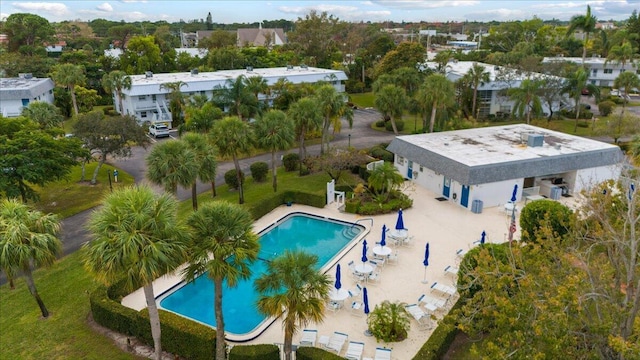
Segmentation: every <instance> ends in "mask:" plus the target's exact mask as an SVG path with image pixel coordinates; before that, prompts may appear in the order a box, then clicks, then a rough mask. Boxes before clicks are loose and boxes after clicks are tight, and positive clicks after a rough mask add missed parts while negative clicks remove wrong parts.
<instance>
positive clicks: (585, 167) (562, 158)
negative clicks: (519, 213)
mask: <svg viewBox="0 0 640 360" xmlns="http://www.w3.org/2000/svg"><path fill="white" fill-rule="evenodd" d="M387 149H388V150H389V151H391V152H393V153H394V154H395V161H394V162H395V167H396V168H397V169H398V170H399V171H400V173H401V174H402V175H403V176H404V177H405V178H407V179H409V180H410V181H412V182H414V183H416V184H417V185H420V186H422V187H424V188H426V189H428V190H429V191H432V192H434V193H436V194H438V195H439V196H441V197H442V198H445V199H447V200H449V201H452V202H454V203H456V204H458V205H460V206H462V207H465V208H468V209H469V210H473V203H474V201H479V202H481V203H480V208H482V206H484V207H490V206H497V205H500V204H505V203H507V202H508V201H509V200H510V199H511V194H512V192H513V187H514V185H516V184H517V185H518V194H517V198H518V199H521V198H522V199H524V198H526V197H529V198H530V199H536V198H540V197H547V198H550V199H558V198H559V197H561V196H572V195H573V194H577V193H579V192H580V191H581V190H583V189H586V188H589V187H590V186H592V185H595V184H597V183H600V182H602V181H605V180H608V179H617V178H618V176H619V175H620V171H621V164H620V163H621V161H622V160H623V155H622V152H621V150H620V148H619V147H618V146H614V145H610V144H606V143H603V142H599V141H596V140H591V139H587V138H582V137H578V136H573V135H568V134H564V133H560V132H556V131H551V130H547V129H543V128H538V127H535V126H530V125H524V124H518V125H507V126H496V127H486V128H476V129H468V130H458V131H447V132H441V133H430V134H418V135H406V136H398V137H396V138H395V139H394V140H393V141H392V142H391V144H389V147H388V148H387ZM523 194H524V196H523Z"/></svg>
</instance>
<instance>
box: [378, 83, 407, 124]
mask: <svg viewBox="0 0 640 360" xmlns="http://www.w3.org/2000/svg"><path fill="white" fill-rule="evenodd" d="M375 96H376V98H375V101H374V102H375V105H376V107H377V108H378V110H379V111H380V112H381V113H382V115H383V116H385V117H387V116H389V117H391V126H392V127H393V133H394V134H395V135H396V136H397V135H398V127H397V126H396V120H397V119H401V118H402V114H403V113H404V108H405V106H406V105H407V95H406V94H405V92H404V89H403V88H401V87H398V86H396V85H385V86H383V87H382V89H380V91H378V92H377V93H375Z"/></svg>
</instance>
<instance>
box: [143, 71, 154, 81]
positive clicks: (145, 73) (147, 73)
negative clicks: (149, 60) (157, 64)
mask: <svg viewBox="0 0 640 360" xmlns="http://www.w3.org/2000/svg"><path fill="white" fill-rule="evenodd" d="M144 77H146V78H147V79H148V78H152V77H153V72H151V71H145V72H144Z"/></svg>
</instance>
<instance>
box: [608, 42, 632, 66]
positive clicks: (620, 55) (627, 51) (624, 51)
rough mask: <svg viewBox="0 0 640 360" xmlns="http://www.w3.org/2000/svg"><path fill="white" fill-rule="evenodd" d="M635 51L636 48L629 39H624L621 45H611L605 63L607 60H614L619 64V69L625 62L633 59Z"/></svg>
mask: <svg viewBox="0 0 640 360" xmlns="http://www.w3.org/2000/svg"><path fill="white" fill-rule="evenodd" d="M636 52H638V49H637V48H635V47H634V46H633V44H631V42H630V41H629V40H627V39H624V40H622V44H621V45H613V46H612V47H611V49H610V50H609V55H608V56H607V60H606V61H605V64H606V63H607V62H609V61H614V62H616V63H618V64H620V69H624V66H625V65H626V64H627V62H628V61H631V60H633V57H634V55H635V53H636Z"/></svg>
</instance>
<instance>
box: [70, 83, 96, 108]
mask: <svg viewBox="0 0 640 360" xmlns="http://www.w3.org/2000/svg"><path fill="white" fill-rule="evenodd" d="M75 92H76V100H77V101H78V110H79V111H80V112H83V113H86V112H89V111H92V110H93V107H94V106H95V105H96V104H97V103H98V101H100V95H98V90H94V89H87V88H85V87H83V86H80V85H76V88H75Z"/></svg>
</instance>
